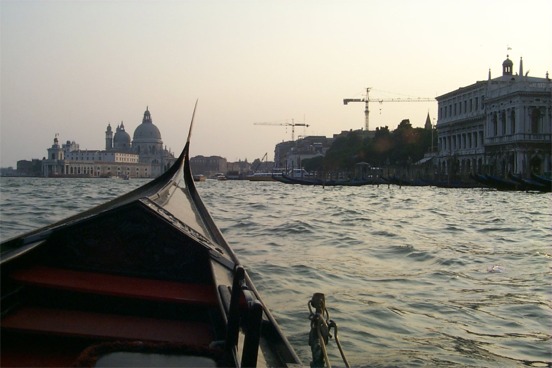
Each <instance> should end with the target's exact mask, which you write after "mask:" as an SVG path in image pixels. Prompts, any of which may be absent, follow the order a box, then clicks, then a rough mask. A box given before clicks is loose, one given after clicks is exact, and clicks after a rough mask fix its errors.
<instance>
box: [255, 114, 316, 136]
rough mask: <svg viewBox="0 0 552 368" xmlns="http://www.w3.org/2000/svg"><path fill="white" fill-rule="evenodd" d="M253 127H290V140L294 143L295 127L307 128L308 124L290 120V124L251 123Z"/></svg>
mask: <svg viewBox="0 0 552 368" xmlns="http://www.w3.org/2000/svg"><path fill="white" fill-rule="evenodd" d="M253 124H254V125H280V126H290V127H291V140H292V141H294V140H295V127H296V126H302V127H306V128H308V127H309V125H308V124H305V123H296V122H294V121H293V119H291V123H290V122H285V123H275V122H264V123H253Z"/></svg>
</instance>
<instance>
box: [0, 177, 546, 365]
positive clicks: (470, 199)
mask: <svg viewBox="0 0 552 368" xmlns="http://www.w3.org/2000/svg"><path fill="white" fill-rule="evenodd" d="M1 180H2V182H1V183H2V185H1V205H2V207H1V208H2V212H1V230H2V234H1V236H2V239H6V238H8V237H10V236H14V235H16V234H18V233H20V232H22V231H27V230H29V229H32V228H35V227H38V226H43V225H45V224H48V223H52V222H54V221H57V220H61V219H63V218H65V217H67V216H69V215H71V214H74V213H76V212H78V211H81V210H83V209H87V208H90V207H92V206H94V205H97V204H100V203H103V202H105V201H106V200H108V199H111V198H114V197H116V196H118V195H120V194H122V193H125V192H128V191H130V190H131V189H134V188H135V187H137V186H139V185H140V184H143V183H144V181H138V180H130V181H122V180H116V179H105V180H101V179H24V178H2V179H1ZM197 185H198V188H199V191H200V194H201V196H202V198H203V200H204V202H205V203H206V205H207V207H208V208H209V210H210V212H211V214H212V215H213V217H214V218H215V221H216V222H217V224H218V225H219V227H220V228H221V230H222V231H223V233H224V235H225V237H226V238H227V240H228V242H229V243H230V245H231V246H233V248H234V250H235V251H236V253H237V254H238V256H239V257H240V259H241V261H242V263H243V264H244V265H246V268H247V269H248V271H249V273H250V274H251V276H252V278H253V280H254V282H255V283H256V286H257V288H258V289H259V290H260V292H261V294H262V295H263V298H264V300H265V302H266V304H267V305H268V306H269V307H270V308H271V310H272V311H273V313H274V315H275V317H276V318H277V320H278V321H279V322H280V324H281V326H282V329H283V330H284V332H285V333H286V334H287V335H288V337H289V338H290V341H291V343H292V345H293V346H294V347H295V349H296V351H297V352H298V354H299V355H300V357H301V358H302V360H303V363H304V364H305V365H308V363H309V362H310V348H309V346H308V331H309V320H308V307H307V302H308V301H309V300H310V297H311V296H312V294H313V293H314V292H322V293H324V294H325V295H326V303H327V306H328V309H329V311H330V316H331V318H332V319H333V320H335V321H336V322H337V324H338V326H339V335H340V341H341V343H342V345H343V348H344V350H345V353H346V355H347V358H348V359H349V361H350V363H351V364H353V365H355V366H371V367H372V366H375V367H389V366H402V367H404V366H409V367H410V366H447V367H456V366H458V367H463V366H486V367H503V366H519V365H526V366H535V367H538V366H546V365H547V363H550V362H552V357H551V355H552V348H551V337H552V333H551V331H552V323H551V321H552V318H551V317H552V301H551V297H550V291H551V290H550V288H551V285H552V283H551V263H550V262H551V259H552V249H551V241H550V239H551V228H550V224H551V219H552V216H551V214H552V206H551V204H552V194H550V193H548V194H534V193H522V192H515V193H513V192H512V193H510V192H496V191H490V190H483V189H440V188H431V187H429V188H428V187H420V188H416V187H402V188H398V187H394V186H391V187H389V188H388V187H387V186H380V187H370V186H369V187H343V188H339V187H328V188H319V187H305V186H291V185H284V184H280V183H271V182H268V183H267V182H248V181H240V182H235V181H211V180H208V181H206V182H200V183H197ZM330 344H331V346H330V351H329V352H330V359H331V361H332V362H333V363H334V364H336V365H339V363H340V362H341V360H340V357H339V352H338V350H337V348H336V346H335V343H330Z"/></svg>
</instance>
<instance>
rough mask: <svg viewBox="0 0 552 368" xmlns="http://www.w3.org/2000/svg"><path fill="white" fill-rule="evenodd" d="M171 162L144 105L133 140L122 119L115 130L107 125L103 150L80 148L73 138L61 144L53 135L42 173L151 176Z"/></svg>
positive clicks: (161, 170)
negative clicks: (52, 141)
mask: <svg viewBox="0 0 552 368" xmlns="http://www.w3.org/2000/svg"><path fill="white" fill-rule="evenodd" d="M174 161H175V157H174V155H173V154H172V153H171V152H170V151H169V150H167V149H166V148H163V141H162V140H161V133H160V132H159V129H158V128H157V127H156V126H155V125H154V124H153V121H152V119H151V114H150V112H149V109H148V108H146V111H145V112H144V118H143V119H142V124H140V125H139V126H138V127H137V128H136V130H135V131H134V137H133V140H132V142H131V139H130V135H129V134H128V133H127V132H126V131H125V127H124V124H123V122H121V124H120V125H118V126H117V127H116V130H115V133H113V129H112V128H111V124H108V125H107V129H106V131H105V149H104V150H81V149H80V148H79V145H78V144H77V143H75V142H74V141H73V142H71V141H67V142H66V143H65V144H61V145H60V144H59V140H58V136H57V134H56V136H55V138H54V144H53V145H52V146H51V147H50V148H48V156H47V158H45V159H44V160H43V162H42V171H43V175H44V176H78V177H110V176H119V177H136V178H154V177H157V176H159V175H161V174H162V173H163V172H165V170H167V169H168V168H169V167H170V166H171V165H172V164H173V163H174Z"/></svg>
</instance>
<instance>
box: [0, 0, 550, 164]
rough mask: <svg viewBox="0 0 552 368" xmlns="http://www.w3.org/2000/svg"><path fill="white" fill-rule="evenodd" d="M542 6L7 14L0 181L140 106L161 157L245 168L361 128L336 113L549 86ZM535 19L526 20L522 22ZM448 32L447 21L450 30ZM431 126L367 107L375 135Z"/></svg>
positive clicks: (109, 8) (305, 4)
mask: <svg viewBox="0 0 552 368" xmlns="http://www.w3.org/2000/svg"><path fill="white" fill-rule="evenodd" d="M551 11H552V3H550V2H549V1H544V0H529V1H526V2H524V4H523V8H522V9H520V8H519V5H518V2H514V1H497V0H491V1H486V2H482V3H479V2H477V1H474V0H468V1H465V2H461V3H455V2H452V1H442V0H441V1H436V0H427V1H423V2H409V1H404V0H400V1H399V0H394V1H389V2H381V3H379V2H371V1H299V2H292V1H278V2H276V1H237V2H224V1H218V0H217V1H214V0H207V1H184V2H177V1H157V2H154V1H126V2H125V1H121V2H93V1H81V2H68V1H48V2H44V1H2V2H1V3H0V21H1V22H0V24H1V25H0V51H1V56H0V57H1V65H0V72H1V74H0V78H1V96H0V102H1V106H0V107H1V112H0V114H1V115H0V117H1V127H0V137H1V138H0V139H1V140H0V146H1V147H0V159H1V162H0V166H2V167H7V166H13V167H15V164H16V161H17V160H22V159H27V160H30V159H32V158H39V159H41V158H42V157H44V156H46V149H47V148H49V147H50V146H51V145H52V141H53V138H54V136H55V134H56V133H59V137H60V141H61V142H65V141H67V140H70V141H76V143H78V144H79V145H80V148H81V149H100V150H101V149H103V148H104V147H105V129H106V127H107V124H108V123H111V126H112V128H113V129H115V127H116V126H117V125H118V124H120V123H121V121H122V122H123V123H124V125H125V128H126V131H127V132H128V133H129V134H131V137H132V133H133V132H134V129H136V127H137V126H138V125H139V124H140V123H141V121H142V117H143V112H144V111H145V109H146V106H148V107H149V110H150V111H151V114H152V120H153V123H154V124H155V125H156V126H157V127H158V128H159V130H160V131H161V137H162V139H163V143H164V145H165V146H167V148H169V149H170V150H172V151H173V152H174V153H175V154H176V155H177V154H178V153H179V152H180V150H181V149H182V148H183V146H184V143H185V140H186V135H187V131H188V126H189V122H190V119H191V115H192V111H193V106H194V104H195V101H196V99H199V103H198V111H197V113H196V117H195V125H194V132H193V137H192V146H191V155H192V156H197V155H204V156H211V155H216V156H222V157H225V158H227V159H228V160H229V161H238V160H240V159H241V160H245V159H247V160H248V161H250V162H251V161H253V160H254V159H255V158H261V157H262V156H263V155H264V154H265V153H266V152H268V155H269V159H271V160H272V158H273V153H274V146H275V145H276V144H277V143H280V142H282V141H288V140H290V139H291V128H290V127H285V126H258V125H254V123H256V122H274V123H285V122H291V121H292V119H293V120H294V121H295V122H296V123H306V124H308V125H309V127H308V128H306V129H304V128H302V127H296V129H295V136H296V138H297V136H299V135H325V136H332V135H333V134H335V133H339V132H341V131H343V130H350V129H353V130H355V129H361V128H363V126H364V104H363V103H350V104H349V105H343V99H344V98H362V97H364V94H365V90H366V88H367V87H370V88H372V89H371V91H370V97H371V98H417V97H423V98H435V97H437V96H439V95H442V94H445V93H447V92H450V91H453V90H456V89H458V88H460V87H463V86H467V85H470V84H472V83H475V82H476V81H480V80H486V79H487V76H488V73H489V69H490V70H491V74H492V77H493V78H494V77H498V76H500V75H501V74H502V62H503V61H504V59H505V58H506V55H507V54H508V55H509V57H510V59H511V60H512V61H513V62H514V72H517V70H518V68H519V60H520V57H523V63H524V70H525V71H529V75H531V76H535V77H541V78H544V77H545V75H546V73H547V72H552V68H550V65H552V42H550V36H546V35H550V34H552V24H551V22H550V21H549V14H550V12H551ZM529 15H530V16H529ZM453 17H454V18H453ZM428 112H429V114H430V117H431V119H432V122H433V123H436V121H437V102H436V101H434V102H430V103H426V102H415V103H413V102H404V103H392V102H384V103H382V104H379V103H370V129H371V130H374V129H375V128H376V127H381V126H388V127H389V129H390V130H394V129H395V128H396V127H397V125H398V124H399V123H400V121H401V120H403V119H409V120H410V122H411V123H412V125H413V126H414V127H423V125H424V123H425V120H426V116H427V114H428Z"/></svg>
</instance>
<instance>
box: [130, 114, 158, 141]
mask: <svg viewBox="0 0 552 368" xmlns="http://www.w3.org/2000/svg"><path fill="white" fill-rule="evenodd" d="M133 140H134V141H136V142H156V141H160V140H161V133H160V132H159V129H157V127H156V126H155V125H154V124H153V122H152V120H151V115H150V112H149V110H148V109H147V108H146V111H145V112H144V119H143V120H142V124H140V125H138V127H137V128H136V130H135V131H134V136H133Z"/></svg>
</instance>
